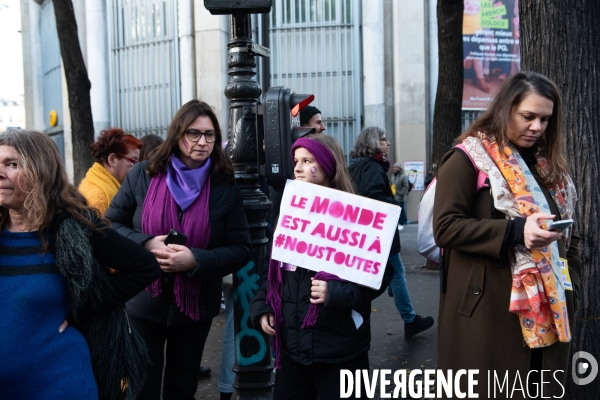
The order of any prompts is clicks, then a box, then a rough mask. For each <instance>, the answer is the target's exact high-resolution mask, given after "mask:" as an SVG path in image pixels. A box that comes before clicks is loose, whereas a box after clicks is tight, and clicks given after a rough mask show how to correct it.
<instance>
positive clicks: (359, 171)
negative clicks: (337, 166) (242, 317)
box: [349, 126, 433, 339]
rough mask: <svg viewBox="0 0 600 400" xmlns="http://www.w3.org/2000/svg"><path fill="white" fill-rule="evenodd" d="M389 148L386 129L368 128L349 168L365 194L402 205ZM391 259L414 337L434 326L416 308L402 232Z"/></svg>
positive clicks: (398, 299)
mask: <svg viewBox="0 0 600 400" xmlns="http://www.w3.org/2000/svg"><path fill="white" fill-rule="evenodd" d="M389 148H390V142H389V141H388V140H387V138H386V136H385V131H384V130H383V129H381V128H378V127H376V126H371V127H368V128H364V129H363V130H362V132H361V133H360V135H358V137H357V138H356V143H355V144H354V150H352V153H351V157H352V159H351V161H350V167H349V170H350V175H351V176H352V179H353V180H354V183H355V184H356V187H357V188H358V193H359V194H360V195H361V196H364V197H369V198H371V199H374V200H379V201H383V202H386V203H390V204H395V205H400V204H399V203H398V202H397V201H396V200H394V195H393V194H392V189H391V188H390V181H389V179H388V177H387V175H386V173H387V171H388V170H389V169H390V162H389V161H388V159H387V158H386V154H387V152H388V151H389ZM389 262H390V263H391V264H392V265H393V266H394V278H393V279H392V282H391V283H390V286H391V288H392V292H393V294H394V302H395V303H396V308H397V309H398V312H399V313H400V316H401V317H402V320H403V321H404V337H405V338H406V339H411V338H412V337H413V336H415V335H416V334H418V333H421V332H423V331H425V330H427V329H429V328H431V327H432V326H433V318H432V317H422V316H420V315H417V313H416V312H415V310H414V309H413V306H412V303H411V301H410V295H409V293H408V286H407V284H406V275H405V271H404V265H403V264H402V259H401V258H400V235H399V234H398V232H397V231H396V232H395V233H394V239H393V241H392V248H391V249H390V256H389Z"/></svg>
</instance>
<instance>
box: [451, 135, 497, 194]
mask: <svg viewBox="0 0 600 400" xmlns="http://www.w3.org/2000/svg"><path fill="white" fill-rule="evenodd" d="M452 149H453V150H456V151H457V152H458V153H460V154H462V155H463V156H464V157H465V158H466V159H467V160H469V162H470V164H471V166H472V167H473V171H475V174H476V175H477V189H476V190H477V192H479V191H480V190H481V189H483V188H486V187H490V181H489V179H488V176H487V175H486V174H485V173H484V172H483V171H481V170H480V169H479V168H477V165H476V164H475V161H473V158H472V157H471V154H469V152H468V151H467V148H466V147H465V146H464V145H463V144H462V143H461V144H457V145H456V146H454V147H453V148H452Z"/></svg>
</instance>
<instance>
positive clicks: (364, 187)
mask: <svg viewBox="0 0 600 400" xmlns="http://www.w3.org/2000/svg"><path fill="white" fill-rule="evenodd" d="M561 107H562V105H561V96H560V93H559V91H558V89H557V88H556V85H555V84H554V83H553V82H551V81H550V80H549V79H548V78H546V77H544V76H542V75H539V74H536V73H531V72H521V73H517V74H515V75H513V76H511V77H509V78H508V79H507V80H506V82H504V84H503V85H502V86H501V88H500V89H499V91H498V92H497V94H496V96H495V98H494V100H493V101H492V103H491V104H490V106H489V108H488V110H487V111H486V112H484V113H483V115H482V116H481V117H480V118H479V119H478V120H477V121H476V122H475V123H473V124H472V125H471V127H469V129H468V130H467V131H466V132H464V133H463V134H462V135H461V136H460V137H458V139H457V144H461V148H460V149H459V148H456V147H455V148H453V149H451V150H450V151H449V152H448V153H447V154H446V155H445V156H444V158H443V159H442V161H441V163H440V166H439V170H438V172H437V189H436V200H435V206H434V218H433V221H434V236H435V240H436V243H437V244H438V246H439V247H441V248H443V249H444V254H443V259H442V263H441V265H440V272H441V279H442V285H441V288H442V293H441V295H440V311H439V317H438V324H439V338H438V363H437V368H439V369H442V370H458V369H479V370H483V371H485V370H496V371H509V373H510V374H512V375H514V374H521V376H529V375H528V373H529V372H530V371H541V370H553V371H558V370H563V373H562V374H559V375H558V377H557V378H555V379H554V380H551V381H549V380H546V381H544V376H543V374H538V375H535V374H533V375H532V378H530V379H528V385H533V386H535V385H546V386H547V387H546V391H545V394H546V395H551V394H557V393H558V394H560V391H561V386H564V381H565V379H566V374H565V373H564V371H566V370H567V367H566V366H567V364H568V355H569V351H570V342H571V332H572V329H573V323H574V319H573V317H574V314H575V312H576V310H577V306H578V292H577V291H578V288H579V286H580V277H581V260H580V258H579V236H578V233H577V230H576V228H575V226H571V227H570V228H569V229H567V230H565V231H564V232H559V231H549V230H547V229H546V228H547V224H548V221H550V220H566V219H571V218H573V213H574V209H575V201H576V191H575V188H574V186H573V182H572V180H571V178H570V176H569V173H568V168H567V162H566V159H565V153H564V149H563V148H562V146H563V144H562V143H563V132H562V111H561ZM301 123H302V124H303V125H305V126H312V127H313V130H312V131H311V132H310V133H308V134H307V135H305V136H304V137H302V138H299V139H297V140H296V141H295V142H294V143H293V145H292V148H291V150H290V157H291V159H292V160H293V164H294V171H293V173H294V177H295V179H297V180H299V181H303V182H307V183H311V184H314V185H319V186H323V187H327V188H331V189H335V190H337V191H341V192H346V193H351V194H357V195H360V196H364V197H368V198H370V199H374V200H378V201H382V202H385V203H389V204H393V205H397V206H400V207H401V212H400V217H399V220H398V223H397V226H398V229H394V237H393V240H392V245H391V250H390V252H389V255H388V261H387V264H386V266H385V272H384V274H383V282H382V285H381V288H380V289H379V290H375V289H372V288H369V287H367V286H363V285H359V284H357V283H353V282H350V281H346V280H344V279H341V278H340V277H338V276H336V275H332V274H330V273H327V272H324V271H318V267H317V268H311V269H307V268H303V267H301V266H296V265H291V264H287V263H284V262H281V261H279V260H276V259H274V258H270V259H269V260H267V261H268V265H265V267H264V268H263V270H262V273H263V276H262V278H261V280H260V282H259V288H258V290H257V291H256V293H255V296H254V298H253V299H252V301H251V303H250V313H251V318H252V321H253V323H254V326H255V328H256V329H260V330H262V331H264V333H266V334H267V335H269V336H271V337H272V348H273V353H272V355H273V358H274V365H275V368H276V374H275V386H274V392H273V398H274V399H275V400H282V399H285V400H292V399H303V400H304V399H336V398H340V370H341V369H348V370H357V369H368V368H369V357H368V351H369V348H370V343H371V325H370V316H371V302H372V301H373V300H374V299H375V298H377V297H378V296H379V295H381V294H382V293H383V292H385V291H386V288H388V287H389V288H388V292H389V293H390V295H391V296H393V298H394V303H395V306H396V307H397V309H398V312H399V314H400V316H401V318H402V320H403V321H404V334H405V337H406V339H410V338H412V337H414V336H415V335H417V334H419V333H421V332H423V331H425V330H427V329H429V328H431V327H432V326H433V324H434V319H433V317H431V316H421V315H419V314H417V312H416V311H415V310H414V308H413V306H412V303H411V299H410V294H409V292H408V286H407V282H406V277H405V268H404V265H403V263H402V259H401V246H400V235H399V231H400V230H402V229H403V227H404V225H406V224H407V215H406V202H407V196H408V192H409V191H410V187H409V179H408V177H407V175H406V174H405V173H404V171H403V168H402V166H401V165H400V164H399V163H395V164H393V170H392V171H391V172H392V175H391V179H390V178H389V176H388V174H389V172H390V171H389V169H390V161H389V159H388V155H389V149H390V142H389V141H388V139H387V136H386V133H385V131H384V130H383V129H381V128H378V127H367V128H364V129H363V130H362V131H361V133H360V135H358V137H357V139H356V143H355V145H354V149H353V150H352V153H351V154H350V163H349V165H348V166H347V165H346V162H345V156H344V153H343V150H342V148H341V146H340V144H339V143H338V142H337V141H336V140H335V139H334V138H333V137H332V136H329V135H327V134H325V125H324V123H323V120H322V117H321V112H320V110H318V109H317V108H316V107H312V106H309V107H307V108H306V109H305V110H303V114H302V115H301ZM222 141H223V137H222V133H221V129H220V125H219V122H218V120H217V117H216V115H215V113H214V111H213V110H212V108H211V107H210V106H209V105H208V104H206V103H204V102H202V101H198V100H192V101H190V102H188V103H186V104H185V105H183V106H182V107H181V108H180V109H179V110H178V111H177V113H176V114H175V116H174V118H173V120H172V122H171V124H170V126H169V129H168V132H167V135H166V138H165V140H164V141H163V140H162V138H160V137H158V136H156V135H148V136H146V137H143V138H141V140H140V139H138V138H136V137H134V136H132V135H129V134H126V133H125V132H124V131H123V130H121V129H118V128H112V129H107V130H106V131H102V132H101V134H100V135H99V136H98V138H97V141H96V142H95V143H94V144H93V145H92V147H91V154H92V156H93V158H94V160H95V163H94V164H93V165H92V167H91V168H90V169H89V171H88V172H87V174H86V176H85V179H83V181H82V182H81V183H80V185H79V187H78V189H76V188H75V186H73V185H72V184H71V183H69V180H68V178H67V174H66V171H65V167H64V166H63V163H62V161H61V157H60V155H59V153H58V150H57V148H56V146H55V145H54V143H53V142H52V140H51V139H50V138H49V137H48V136H47V135H45V134H43V133H39V132H35V131H27V130H9V131H6V132H4V133H2V134H0V225H1V229H2V231H1V233H0V276H1V277H2V278H0V294H1V295H2V298H3V299H4V302H5V303H4V304H5V307H3V308H2V309H3V310H4V311H3V313H2V314H1V316H2V318H0V321H1V322H0V327H2V328H3V331H4V340H3V341H1V342H0V354H2V355H4V360H5V362H4V363H3V366H2V367H0V387H2V397H3V398H8V399H27V398H69V399H97V398H99V399H122V398H125V397H127V398H129V399H156V400H158V399H161V398H164V399H193V398H194V394H195V392H196V390H197V386H198V373H199V370H200V368H201V366H200V361H201V358H202V354H203V350H204V345H205V342H206V338H207V336H208V333H209V330H210V327H211V324H212V320H213V318H214V317H215V316H216V315H218V313H219V311H220V303H221V297H222V295H223V293H224V292H225V298H226V300H227V308H228V325H229V328H227V329H226V335H229V337H228V339H227V340H224V343H223V359H222V361H221V363H222V367H223V368H224V370H222V371H221V375H222V377H220V378H222V379H220V382H219V390H220V391H221V399H229V398H230V397H231V392H232V391H233V387H232V383H233V377H234V375H233V373H232V371H231V366H232V364H233V362H234V353H233V337H232V332H233V322H232V320H233V313H232V304H233V296H232V294H231V293H230V291H229V288H227V287H226V288H225V289H224V290H223V286H222V284H223V278H224V277H225V276H227V275H228V274H231V273H234V272H236V271H238V270H239V269H240V268H242V267H243V266H244V265H246V263H247V262H248V261H249V260H250V258H251V251H252V248H251V240H250V234H249V232H248V222H247V220H246V214H245V211H244V208H243V203H242V195H241V192H240V189H239V188H238V186H237V184H236V182H235V180H234V175H233V169H232V166H231V164H230V162H229V160H228V159H227V157H226V155H225V153H224V151H223V148H222V146H221V145H220V144H221V143H222ZM461 149H466V151H463V150H461ZM482 173H483V174H485V176H486V177H487V178H486V182H485V183H486V184H485V185H484V187H483V188H482V189H481V190H479V191H477V190H475V187H476V185H477V180H478V179H479V176H481V174H482ZM430 178H433V177H430ZM391 184H393V188H394V189H395V193H394V192H393V189H392V185H391ZM277 214H278V207H274V208H273V209H272V210H271V217H270V218H271V219H270V220H271V221H272V224H273V226H276V224H277V221H278V215H277ZM271 233H272V229H271ZM561 263H563V264H561ZM565 265H566V267H565ZM561 267H562V269H561ZM565 268H566V269H567V270H568V272H569V274H568V275H569V280H568V283H569V284H568V285H567V284H565V283H564V282H565V281H564V276H563V274H564V272H561V271H564V269H565ZM312 269H316V271H314V270H312ZM311 310H312V311H311ZM309 313H313V315H312V317H311V318H308V317H307V315H308V314H309ZM227 332H229V333H227ZM399 367H400V366H399ZM480 376H481V377H482V378H481V379H484V380H485V379H487V378H486V376H484V375H480ZM298 382H302V384H298ZM465 382H466V380H461V381H460V386H461V387H462V388H463V392H466V390H467V389H466V388H465V387H464V385H466V383H465ZM511 382H512V380H511ZM487 387H488V386H485V385H481V386H479V388H481V391H480V393H479V394H480V397H485V395H486V393H485V390H486V389H487ZM358 393H359V394H358V396H359V397H357V398H360V395H361V394H362V396H363V397H362V398H366V397H365V396H366V393H365V390H361V391H358Z"/></svg>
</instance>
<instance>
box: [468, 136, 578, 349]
mask: <svg viewBox="0 0 600 400" xmlns="http://www.w3.org/2000/svg"><path fill="white" fill-rule="evenodd" d="M463 145H464V146H465V148H466V149H467V151H468V152H469V154H470V155H471V157H472V158H473V160H474V161H475V164H476V165H477V168H479V169H480V170H481V171H483V172H484V173H485V174H487V175H488V177H489V180H490V186H491V190H492V194H493V198H494V207H495V208H496V209H497V210H498V211H501V212H503V213H504V214H506V215H507V218H511V219H512V218H515V217H523V218H527V217H528V216H529V215H531V214H534V213H537V212H548V213H550V206H549V205H548V202H547V201H546V198H545V196H544V194H543V192H542V190H541V189H540V187H539V186H538V183H537V181H536V180H535V178H534V176H533V174H532V173H531V171H530V170H529V168H528V167H527V165H526V164H525V161H524V160H523V158H522V157H521V155H520V154H519V153H518V152H516V151H514V150H513V149H512V148H511V147H510V146H507V147H506V148H505V150H504V152H502V151H501V150H500V148H499V146H498V143H497V142H496V141H495V140H492V139H489V138H487V137H486V136H485V135H484V134H480V137H479V138H476V137H469V138H467V139H466V140H465V141H464V142H463ZM535 158H536V166H537V170H538V171H539V173H540V174H541V175H542V176H547V174H548V173H549V166H548V162H547V160H546V157H545V152H544V151H543V149H540V150H538V151H537V152H536V153H535ZM548 190H549V193H550V195H551V196H552V198H553V199H554V201H555V203H556V205H557V207H558V209H559V212H560V215H561V217H562V219H567V218H572V217H573V212H574V210H575V203H576V201H577V193H576V192H575V186H574V185H573V181H572V180H571V177H570V176H569V175H568V174H567V175H566V176H565V177H564V179H563V180H562V181H561V182H560V183H559V184H558V185H556V186H555V187H552V188H548ZM545 228H546V222H545V221H542V229H545ZM570 238H571V230H570V229H569V230H567V231H565V233H564V240H565V246H566V248H567V249H568V247H569V242H570ZM511 268H512V275H513V284H512V291H511V297H510V307H509V311H511V312H514V313H516V314H518V316H519V321H520V324H521V331H522V333H523V338H524V339H525V342H526V343H527V345H528V346H529V347H530V348H536V347H546V346H549V345H551V344H552V343H554V342H556V340H559V341H561V342H569V341H570V340H571V329H570V327H569V319H568V313H567V304H566V296H565V289H564V287H563V283H562V279H561V268H560V263H559V254H558V245H557V243H556V242H553V243H552V244H551V245H550V246H549V247H547V248H546V249H544V250H529V249H527V248H526V247H525V246H521V245H519V246H517V247H516V248H515V249H514V255H513V257H511Z"/></svg>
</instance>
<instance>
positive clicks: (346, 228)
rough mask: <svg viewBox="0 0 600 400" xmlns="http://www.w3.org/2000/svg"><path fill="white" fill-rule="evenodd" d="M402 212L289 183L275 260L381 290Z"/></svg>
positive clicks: (275, 241) (275, 237) (275, 239)
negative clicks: (327, 273)
mask: <svg viewBox="0 0 600 400" xmlns="http://www.w3.org/2000/svg"><path fill="white" fill-rule="evenodd" d="M399 215H400V207H398V206H395V205H392V204H388V203H383V202H380V201H376V200H371V199H368V198H366V197H361V196H357V195H353V194H349V193H346V192H342V191H339V190H334V189H330V188H327V187H324V186H319V185H314V184H311V183H306V182H302V181H291V180H288V181H287V183H286V185H285V191H284V192H283V198H282V199H281V209H280V212H279V222H278V224H277V227H276V229H275V234H274V235H273V258H274V259H275V260H279V261H283V262H285V263H288V264H292V265H297V266H300V267H303V268H307V269H310V270H313V271H325V272H329V273H331V274H335V275H337V276H339V277H340V278H342V279H345V280H347V281H351V282H354V283H358V284H361V285H364V286H368V287H371V288H375V289H379V287H380V286H381V280H382V278H383V272H384V270H385V265H386V262H387V259H388V256H389V252H390V247H391V245H392V240H393V238H394V233H395V230H396V228H397V226H398V216H399Z"/></svg>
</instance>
